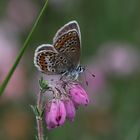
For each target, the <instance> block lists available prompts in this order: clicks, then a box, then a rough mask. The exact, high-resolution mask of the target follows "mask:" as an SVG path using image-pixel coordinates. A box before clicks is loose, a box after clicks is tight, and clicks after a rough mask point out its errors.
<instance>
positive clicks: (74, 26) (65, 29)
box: [53, 21, 81, 43]
mask: <svg viewBox="0 0 140 140" xmlns="http://www.w3.org/2000/svg"><path fill="white" fill-rule="evenodd" d="M73 29H75V30H76V31H77V33H78V35H79V38H80V40H81V33H80V28H79V25H78V23H77V21H70V22H68V23H67V24H65V25H64V26H63V27H61V28H60V29H59V30H58V31H57V33H56V34H55V36H54V38H53V43H54V42H56V40H57V39H58V38H59V37H60V36H62V35H63V34H65V33H67V32H69V31H70V30H73Z"/></svg>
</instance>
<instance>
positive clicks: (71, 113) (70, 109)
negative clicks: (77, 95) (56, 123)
mask: <svg viewBox="0 0 140 140" xmlns="http://www.w3.org/2000/svg"><path fill="white" fill-rule="evenodd" d="M64 104H65V109H66V117H67V118H68V119H69V120H70V121H73V120H74V117H75V113H76V112H75V106H74V104H73V102H72V100H70V99H66V100H64Z"/></svg>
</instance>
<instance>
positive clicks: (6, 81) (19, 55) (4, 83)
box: [0, 0, 48, 96]
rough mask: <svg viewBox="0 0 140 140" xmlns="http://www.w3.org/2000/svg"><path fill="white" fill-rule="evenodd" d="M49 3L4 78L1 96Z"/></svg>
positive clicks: (41, 12) (0, 88)
mask: <svg viewBox="0 0 140 140" xmlns="http://www.w3.org/2000/svg"><path fill="white" fill-rule="evenodd" d="M47 3H48V0H46V2H45V4H44V6H43V8H42V10H41V11H40V13H39V15H38V17H37V19H36V21H35V23H34V25H33V27H32V29H31V31H30V32H29V34H28V36H27V38H26V40H25V42H24V44H23V47H22V48H21V50H20V52H19V54H18V55H17V58H16V60H15V63H14V64H13V66H12V68H11V69H10V71H9V73H8V74H7V76H6V78H5V79H4V81H3V83H2V84H1V86H0V96H1V95H2V94H3V92H4V90H5V88H6V86H7V84H8V82H9V80H10V78H11V77H12V75H13V73H14V71H15V69H16V67H17V65H18V64H19V61H20V59H21V57H22V56H23V54H24V52H25V49H26V48H27V47H28V43H29V40H30V39H31V36H32V34H33V32H34V30H35V28H36V26H37V24H38V23H39V20H40V18H41V16H42V15H43V13H44V11H45V9H46V7H47Z"/></svg>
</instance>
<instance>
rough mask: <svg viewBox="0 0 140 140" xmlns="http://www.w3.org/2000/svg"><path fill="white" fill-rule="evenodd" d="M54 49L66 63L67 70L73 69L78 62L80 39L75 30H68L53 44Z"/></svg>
mask: <svg viewBox="0 0 140 140" xmlns="http://www.w3.org/2000/svg"><path fill="white" fill-rule="evenodd" d="M54 48H55V49H56V50H57V52H59V54H61V55H62V56H64V57H65V58H66V60H67V62H68V65H69V68H68V70H70V69H73V68H75V67H77V65H79V62H80V38H79V34H78V32H77V30H75V29H73V30H69V31H68V32H66V33H64V34H63V35H61V36H60V37H58V38H57V40H56V41H55V42H54Z"/></svg>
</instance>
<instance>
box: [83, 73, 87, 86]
mask: <svg viewBox="0 0 140 140" xmlns="http://www.w3.org/2000/svg"><path fill="white" fill-rule="evenodd" d="M83 74H84V80H85V82H86V86H88V81H87V78H86V73H85V72H84V73H83Z"/></svg>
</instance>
